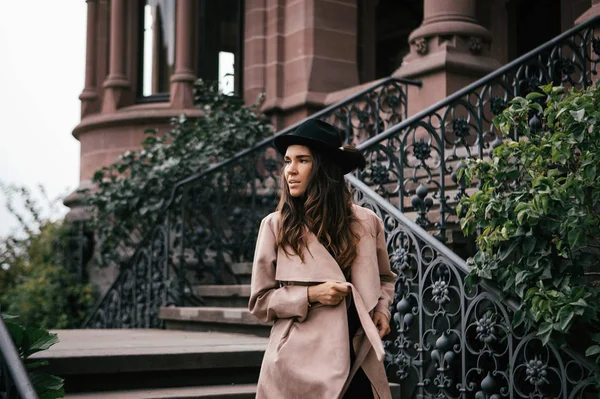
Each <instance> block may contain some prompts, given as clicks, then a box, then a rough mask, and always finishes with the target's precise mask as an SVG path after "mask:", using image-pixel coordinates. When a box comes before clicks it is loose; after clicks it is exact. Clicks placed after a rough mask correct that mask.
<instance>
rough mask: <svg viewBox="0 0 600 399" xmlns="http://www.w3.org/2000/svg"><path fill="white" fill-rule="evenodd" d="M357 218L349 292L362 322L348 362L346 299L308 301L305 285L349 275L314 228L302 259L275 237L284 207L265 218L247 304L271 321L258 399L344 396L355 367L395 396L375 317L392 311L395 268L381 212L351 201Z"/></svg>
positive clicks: (378, 394) (383, 393)
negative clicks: (326, 302)
mask: <svg viewBox="0 0 600 399" xmlns="http://www.w3.org/2000/svg"><path fill="white" fill-rule="evenodd" d="M353 212H354V214H355V215H356V217H357V218H358V219H359V220H360V227H359V234H360V236H361V238H360V242H359V244H358V248H357V249H358V256H357V258H356V260H355V261H354V263H353V264H352V272H351V276H352V277H351V281H350V282H349V283H350V284H351V287H352V295H353V299H354V302H355V306H356V309H357V313H358V316H359V319H360V322H361V326H362V327H361V328H359V331H358V332H357V334H356V335H355V337H354V339H353V346H354V350H355V353H356V360H355V362H354V365H353V367H352V369H350V351H349V337H348V320H347V310H346V309H347V307H346V306H345V303H344V302H342V304H340V305H338V306H324V305H321V306H320V305H313V306H311V307H309V306H308V288H307V285H310V284H314V283H322V282H326V281H337V282H346V279H345V278H344V273H343V272H342V271H341V269H340V267H339V266H338V264H337V262H336V261H335V260H334V259H333V257H332V256H331V255H330V254H329V252H328V251H327V249H326V248H325V247H324V246H323V245H322V244H321V243H319V241H318V240H317V238H316V236H315V235H314V234H312V233H310V234H309V235H308V243H307V246H308V248H307V249H305V250H304V252H303V255H304V259H305V263H302V261H301V260H300V257H299V256H297V255H293V256H288V255H286V254H285V252H284V251H283V250H282V249H281V248H278V247H277V245H276V237H277V232H278V231H279V224H280V214H279V213H278V212H275V213H272V214H270V215H268V216H267V217H265V218H264V219H263V221H262V223H261V225H260V230H259V233H258V241H257V243H256V252H255V256H254V265H253V268H252V282H251V293H250V302H249V309H250V312H251V313H252V314H254V315H255V316H256V317H257V318H259V319H260V320H262V321H265V322H270V321H272V322H274V324H273V327H272V329H271V334H270V338H269V343H268V345H267V350H266V352H265V355H264V358H263V362H262V366H261V371H260V377H259V379H258V389H257V395H256V398H257V399H296V398H297V399H300V398H302V399H306V398H310V399H335V398H339V397H341V396H342V395H343V394H344V392H345V391H346V388H347V386H348V384H349V383H350V381H351V379H352V377H353V376H354V374H355V373H356V371H357V369H358V367H361V366H362V368H363V370H364V372H365V374H366V375H367V377H368V378H369V380H370V381H371V384H372V388H373V396H374V397H375V398H382V399H388V398H391V394H390V388H389V384H388V381H387V378H386V375H385V370H384V368H383V357H384V350H383V344H382V343H381V339H380V338H379V335H378V333H377V329H376V327H375V325H374V323H373V321H372V319H371V316H372V314H373V312H374V311H375V310H377V311H380V312H382V313H384V314H385V315H386V316H387V317H388V319H389V317H390V313H389V306H390V304H391V301H392V297H393V293H394V279H395V277H396V276H395V274H394V273H393V272H392V271H391V269H390V264H389V258H388V253H387V249H386V241H385V234H384V230H383V224H382V222H381V220H380V219H379V218H378V217H377V215H375V213H373V212H372V211H371V210H368V209H366V208H362V207H359V206H356V205H354V206H353Z"/></svg>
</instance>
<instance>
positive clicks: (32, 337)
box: [23, 328, 58, 358]
mask: <svg viewBox="0 0 600 399" xmlns="http://www.w3.org/2000/svg"><path fill="white" fill-rule="evenodd" d="M57 342H58V336H57V335H56V334H54V333H49V332H48V331H46V330H43V329H40V328H28V329H27V330H25V337H24V340H23V357H24V358H28V357H29V356H31V355H32V354H34V353H37V352H40V351H43V350H46V349H48V348H50V347H51V346H52V345H54V344H56V343H57Z"/></svg>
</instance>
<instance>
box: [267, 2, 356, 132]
mask: <svg viewBox="0 0 600 399" xmlns="http://www.w3.org/2000/svg"><path fill="white" fill-rule="evenodd" d="M266 15H267V21H268V22H267V30H266V36H267V39H266V51H267V54H266V65H267V67H266V79H265V91H266V101H265V104H264V107H263V109H264V110H265V111H266V112H270V113H273V114H274V115H275V116H277V118H275V121H276V127H277V129H280V128H282V127H284V126H288V125H290V124H292V123H294V122H297V121H299V120H301V119H304V118H306V117H307V116H308V115H310V114H311V113H313V112H314V111H315V110H318V109H320V108H322V107H323V106H324V105H325V104H326V99H327V95H328V94H329V93H332V92H335V91H338V90H342V89H346V88H349V87H353V86H356V85H358V83H359V82H358V68H357V64H356V43H357V20H358V18H357V0H343V1H339V0H300V1H285V0H268V1H267V8H266Z"/></svg>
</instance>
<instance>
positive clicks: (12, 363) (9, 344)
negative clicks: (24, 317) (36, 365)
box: [0, 317, 38, 399]
mask: <svg viewBox="0 0 600 399" xmlns="http://www.w3.org/2000/svg"><path fill="white" fill-rule="evenodd" d="M0 357H2V358H3V359H4V361H5V362H6V365H7V367H8V372H9V373H10V376H11V377H12V379H13V381H14V383H15V386H16V387H17V392H18V393H19V395H20V397H21V398H23V399H37V398H38V396H37V393H36V392H35V389H33V385H32V384H31V381H30V380H29V376H28V374H27V371H26V370H25V366H23V362H22V361H21V357H20V356H19V352H18V351H17V347H16V346H15V344H14V342H13V341H12V338H11V337H10V334H9V333H8V329H7V328H6V324H4V320H3V319H2V317H0ZM5 378H6V377H5Z"/></svg>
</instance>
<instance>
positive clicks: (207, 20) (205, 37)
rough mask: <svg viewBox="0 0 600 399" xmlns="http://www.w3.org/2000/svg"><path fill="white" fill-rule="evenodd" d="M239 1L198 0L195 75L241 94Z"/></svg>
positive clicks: (225, 91)
mask: <svg viewBox="0 0 600 399" xmlns="http://www.w3.org/2000/svg"><path fill="white" fill-rule="evenodd" d="M242 3H243V2H242V1H241V0H219V1H214V0H201V1H199V2H198V3H197V4H198V7H199V10H198V29H197V32H198V33H197V34H198V41H197V43H198V63H197V75H198V77H199V78H202V79H204V80H207V81H213V82H216V81H218V82H219V88H220V90H221V91H222V92H223V93H225V94H230V95H236V96H237V95H241V91H242V79H241V77H242V73H243V68H242V59H243V58H242V57H243V55H242V32H243V30H242V29H243V26H242V25H243V24H242V20H243V11H242Z"/></svg>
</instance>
